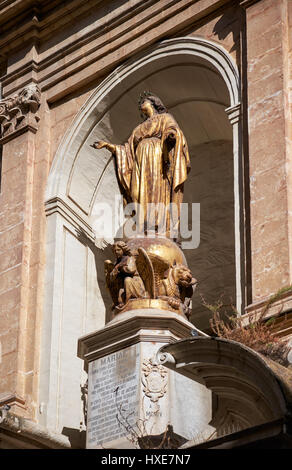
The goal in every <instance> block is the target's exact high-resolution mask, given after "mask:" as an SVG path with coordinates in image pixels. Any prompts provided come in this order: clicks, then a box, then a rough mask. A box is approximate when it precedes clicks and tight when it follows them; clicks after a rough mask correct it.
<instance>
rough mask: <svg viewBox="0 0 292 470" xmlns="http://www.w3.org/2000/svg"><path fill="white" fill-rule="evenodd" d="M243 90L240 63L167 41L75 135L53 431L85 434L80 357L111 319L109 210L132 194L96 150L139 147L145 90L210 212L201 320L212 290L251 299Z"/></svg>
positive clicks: (55, 250)
mask: <svg viewBox="0 0 292 470" xmlns="http://www.w3.org/2000/svg"><path fill="white" fill-rule="evenodd" d="M232 74H233V75H232ZM227 75H228V77H229V78H228V79H226V76H227ZM237 86H238V79H237V72H236V68H234V66H233V65H232V60H230V58H229V57H227V56H226V53H225V52H224V51H223V50H222V49H221V48H219V47H217V46H216V45H215V44H213V43H210V42H208V41H205V40H203V39H201V38H177V39H174V40H170V41H164V42H162V43H161V44H158V45H156V46H155V47H154V48H153V49H152V50H150V51H149V53H146V54H143V55H141V56H139V57H136V58H134V59H133V60H131V61H129V62H127V63H125V64H124V65H123V66H121V67H119V68H118V69H116V70H115V72H114V73H113V74H112V75H110V76H109V77H107V79H106V80H105V81H104V82H103V83H102V84H101V85H100V86H99V87H98V88H97V89H96V90H95V91H94V92H93V94H92V96H91V97H90V98H89V99H88V101H87V103H85V104H84V105H83V107H82V109H81V110H80V113H79V114H78V115H77V116H76V118H75V119H74V122H73V124H72V126H71V127H70V129H69V130H68V132H67V134H66V135H65V136H64V139H63V141H62V143H61V145H60V147H59V149H58V151H57V154H56V156H55V159H54V162H53V165H52V169H51V172H50V175H49V179H48V187H47V193H46V214H47V238H46V239H47V253H46V260H47V264H46V282H45V306H44V317H43V331H44V335H43V340H42V351H41V370H40V403H41V410H42V411H41V413H40V414H39V416H38V419H39V421H40V422H41V424H43V425H44V426H48V427H49V428H50V429H52V430H54V431H55V432H60V433H62V432H64V429H65V430H66V429H69V430H70V432H72V433H73V432H76V433H77V431H78V430H79V429H80V422H81V423H82V425H81V427H82V429H85V423H84V413H83V407H82V403H80V396H81V392H80V386H83V385H84V383H85V382H86V374H85V373H84V371H83V370H82V369H83V364H82V361H80V359H78V358H76V342H77V341H78V338H79V337H80V336H81V335H86V334H88V333H89V332H92V331H96V330H97V329H102V328H103V327H104V325H105V324H106V323H107V322H108V321H109V320H110V317H111V309H110V307H111V299H110V295H109V293H108V291H107V289H106V285H105V279H104V267H103V266H104V260H106V259H109V258H110V259H111V258H112V253H111V248H110V246H109V245H108V244H111V243H112V242H113V237H112V238H111V237H105V236H104V235H101V233H100V229H101V227H100V225H99V221H100V212H99V211H100V208H101V204H104V207H105V209H106V212H107V213H109V210H108V209H109V208H112V210H113V213H115V200H116V198H119V197H120V192H119V188H118V184H117V181H116V175H115V169H114V163H113V159H112V157H111V155H110V154H109V152H107V151H106V150H104V149H103V150H101V151H100V152H97V151H96V150H94V149H93V148H92V147H91V146H90V145H91V144H92V143H93V142H94V141H96V140H99V139H104V140H107V141H110V142H113V143H123V142H125V141H126V140H127V138H128V137H129V134H130V132H131V130H132V129H133V128H134V127H135V125H136V124H137V123H139V122H140V121H141V117H140V114H139V109H138V97H139V94H140V93H141V91H143V90H151V91H152V92H153V93H155V94H157V95H158V96H159V97H160V98H161V99H162V101H163V102H164V103H165V105H166V106H167V107H168V109H169V111H170V113H171V114H173V116H174V117H175V119H176V120H177V122H178V124H179V126H180V127H181V129H182V130H183V132H184V134H185V136H186V139H187V142H188V145H189V150H190V156H191V165H192V171H191V173H190V177H189V179H188V181H187V184H186V186H185V201H186V202H192V203H199V204H200V205H201V221H200V222H201V226H200V244H199V246H198V247H197V248H196V249H192V250H184V254H185V257H186V259H187V263H188V266H189V267H190V269H191V270H192V273H193V275H194V277H195V278H197V280H198V281H199V287H198V289H197V293H195V295H194V297H193V315H192V317H191V321H192V322H193V323H194V324H195V325H196V326H197V327H198V328H200V329H204V328H207V327H208V326H209V321H208V311H207V310H206V309H204V307H203V306H202V304H201V298H200V295H199V293H200V292H201V293H203V295H204V296H205V298H206V300H208V301H210V302H212V301H215V300H216V299H218V297H219V296H220V294H221V293H224V294H225V297H226V298H227V299H228V300H229V299H230V297H232V298H233V299H234V298H235V297H236V298H239V299H240V288H241V284H240V282H241V280H240V272H241V271H240V269H239V267H240V262H241V258H240V256H241V254H240V246H239V244H238V240H239V237H238V233H239V225H238V223H237V222H238V220H239V216H238V210H239V204H238V201H236V197H237V198H238V184H237V180H236V178H238V172H236V171H235V169H236V168H237V167H236V165H238V164H239V163H238V162H239V159H238V158H239V157H238V142H237V141H235V140H234V139H235V137H234V136H235V130H234V129H235V126H232V125H231V122H230V121H229V117H228V114H227V113H226V109H227V108H229V109H233V107H235V105H238V95H237V91H236V90H237ZM121 116H122V118H121ZM236 195H237V196H236ZM222 208H223V210H222ZM236 211H237V212H236ZM219 214H220V216H219ZM236 221H237V222H236ZM111 222H112V221H111V220H109V221H107V225H108V224H109V223H111ZM117 230H118V228H117ZM81 232H82V234H81ZM72 253H74V256H73V255H72ZM235 273H236V276H235V275H234V274H235ZM234 300H236V299H234ZM239 304H240V301H239ZM73 370H74V371H75V372H74V374H72V372H71V371H73ZM68 396H70V399H69V400H68Z"/></svg>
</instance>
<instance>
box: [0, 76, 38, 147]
mask: <svg viewBox="0 0 292 470" xmlns="http://www.w3.org/2000/svg"><path fill="white" fill-rule="evenodd" d="M40 100H41V92H40V89H39V87H38V86H37V85H36V84H35V83H32V84H30V85H28V86H26V87H25V88H23V90H22V91H20V92H19V93H18V94H16V95H14V96H11V97H9V98H4V99H3V100H0V126H1V134H0V144H4V143H6V142H8V141H9V140H11V139H13V138H14V137H16V136H17V135H19V134H22V133H23V132H25V131H27V130H31V131H32V132H34V133H36V131H37V129H38V122H39V116H38V114H37V111H38V109H39V107H40Z"/></svg>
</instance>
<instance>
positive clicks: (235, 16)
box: [212, 5, 241, 64]
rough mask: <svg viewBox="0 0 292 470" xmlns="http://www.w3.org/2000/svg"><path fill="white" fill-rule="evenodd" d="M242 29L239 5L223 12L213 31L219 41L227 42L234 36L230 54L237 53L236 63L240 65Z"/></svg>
mask: <svg viewBox="0 0 292 470" xmlns="http://www.w3.org/2000/svg"><path fill="white" fill-rule="evenodd" d="M240 28H241V13H240V8H239V7H238V5H237V6H233V7H230V8H227V9H226V10H225V11H224V12H223V14H222V16H221V17H220V19H219V20H218V21H217V23H216V24H215V26H214V28H213V31H212V32H213V33H214V34H215V35H216V36H217V37H218V39H219V41H223V40H225V39H226V38H227V36H229V34H232V35H233V43H234V44H233V46H232V47H231V49H230V50H229V53H232V52H236V61H237V63H238V64H239V63H240Z"/></svg>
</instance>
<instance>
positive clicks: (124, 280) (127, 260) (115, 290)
mask: <svg viewBox="0 0 292 470" xmlns="http://www.w3.org/2000/svg"><path fill="white" fill-rule="evenodd" d="M143 251H144V250H143ZM113 252H114V254H115V257H116V261H115V263H113V262H112V261H110V260H106V261H105V275H106V283H107V286H108V288H109V291H110V293H111V296H112V299H113V308H114V307H115V308H116V309H117V310H122V309H123V308H124V307H125V305H126V304H127V303H128V301H129V300H130V299H139V298H149V295H150V293H149V292H148V291H149V289H146V288H145V284H146V287H147V284H148V283H147V279H146V278H147V274H149V273H147V271H146V272H145V261H146V265H148V267H149V269H150V274H151V269H152V266H150V265H149V260H147V258H148V257H147V255H146V254H145V253H143V252H141V250H138V252H137V253H136V254H135V255H134V254H133V253H132V252H131V250H130V249H129V247H128V245H127V244H126V243H125V242H124V241H118V242H116V243H115V244H114V246H113ZM145 256H146V257H147V258H146V260H145ZM141 257H142V259H141ZM137 265H138V267H137ZM139 266H140V267H143V268H142V272H141V269H140V272H139ZM141 274H142V276H143V277H144V281H145V282H143V280H142V278H141ZM150 277H151V276H150ZM152 277H153V274H152ZM148 278H149V276H148Z"/></svg>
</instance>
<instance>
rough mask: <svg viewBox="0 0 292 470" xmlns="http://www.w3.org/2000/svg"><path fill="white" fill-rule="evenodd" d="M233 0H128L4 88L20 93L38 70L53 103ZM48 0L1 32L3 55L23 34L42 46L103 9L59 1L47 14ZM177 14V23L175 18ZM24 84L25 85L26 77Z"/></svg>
mask: <svg viewBox="0 0 292 470" xmlns="http://www.w3.org/2000/svg"><path fill="white" fill-rule="evenodd" d="M229 2H230V0H207V1H204V2H203V0H160V1H155V0H146V1H143V0H137V1H136V2H135V5H134V6H133V4H130V3H129V5H128V8H126V7H125V8H116V9H114V10H113V11H110V12H109V11H108V10H107V11H106V12H105V14H104V15H102V16H101V17H100V20H99V21H95V22H94V21H92V24H91V26H90V28H89V30H88V28H85V29H86V32H84V33H83V34H82V33H81V34H78V37H76V38H75V39H74V38H73V40H72V41H70V38H69V37H67V38H65V40H64V42H63V44H62V45H59V47H58V49H57V50H55V49H54V48H52V52H51V53H46V52H45V51H44V50H42V51H41V53H39V55H38V56H37V55H36V56H35V57H34V58H33V59H32V57H29V56H28V60H27V62H26V63H24V64H21V66H20V67H19V68H18V69H17V68H15V66H14V67H13V69H11V71H10V70H9V69H8V73H7V75H5V76H4V77H2V84H3V88H4V92H5V94H6V95H7V96H8V95H9V94H11V93H13V92H15V91H16V90H17V89H18V88H19V86H20V85H19V82H20V81H22V80H29V74H32V73H36V75H37V82H38V83H39V85H40V87H41V89H42V90H50V92H49V93H48V101H49V102H54V101H56V100H58V99H59V98H61V96H65V95H66V94H68V93H71V92H73V91H74V90H76V89H78V88H80V86H85V85H86V84H87V82H89V81H92V80H96V79H97V78H98V77H99V76H103V75H104V73H108V71H109V67H111V68H113V67H115V66H116V65H118V64H119V63H120V62H122V61H124V60H125V59H127V58H128V57H129V56H131V55H133V54H134V53H137V52H139V50H140V49H141V46H143V47H147V46H150V45H152V44H153V43H155V42H156V41H159V40H161V38H163V37H164V36H165V35H166V34H169V35H172V34H176V33H177V32H178V31H179V29H181V28H184V27H187V25H190V24H192V23H194V22H196V21H199V20H201V19H202V17H204V16H206V15H209V14H210V13H211V12H212V11H215V10H216V9H218V8H220V7H222V5H225V4H228V3H229ZM45 3H46V2H39V11H40V12H41V13H40V14H38V13H37V11H36V10H35V9H33V8H32V9H31V13H30V15H28V19H26V23H25V24H24V22H23V23H21V24H20V26H21V27H19V28H15V29H14V30H11V29H10V30H9V32H7V34H4V33H3V34H2V35H0V47H1V51H2V55H3V56H5V54H8V53H9V54H10V51H11V50H12V51H13V48H14V49H15V48H16V49H19V47H20V44H22V43H23V41H24V39H25V41H30V42H31V44H35V46H36V49H38V47H37V45H38V44H39V45H41V44H42V43H43V42H44V41H46V40H47V39H48V38H49V37H51V36H52V35H54V34H57V33H58V32H59V31H60V30H65V29H66V27H67V26H68V21H69V20H70V21H72V20H74V21H75V22H76V21H78V17H79V16H80V17H81V16H82V15H83V16H84V15H85V14H86V13H87V12H88V11H90V9H92V6H93V5H94V6H95V7H100V8H102V3H103V2H97V0H95V1H93V0H89V1H88V2H80V0H72V1H70V2H68V3H67V7H66V12H64V11H63V9H64V8H65V7H64V8H63V6H62V5H60V6H58V5H59V3H57V7H56V8H55V9H54V10H53V11H52V12H48V13H46V14H43V15H42V8H43V5H44V4H45ZM31 4H33V2H31ZM73 5H75V7H74V9H73V8H72V7H73ZM78 5H79V7H78V8H77V6H78ZM68 11H69V13H68ZM63 13H66V15H65V14H63ZM174 17H176V19H177V21H176V22H173V18H174ZM133 19H134V21H133ZM23 28H24V29H23ZM142 37H143V41H141V39H142ZM39 50H41V48H39ZM85 70H86V74H84V73H83V76H82V80H81V79H80V78H79V75H80V73H79V72H82V71H83V72H84V71H85ZM87 71H88V73H87ZM68 77H74V79H73V78H72V85H71V86H68V83H67V87H66V89H65V88H64V86H62V81H63V80H64V78H66V80H68ZM75 77H76V78H75ZM17 79H19V80H17ZM21 85H22V86H23V82H22V83H21ZM52 88H53V89H52Z"/></svg>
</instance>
